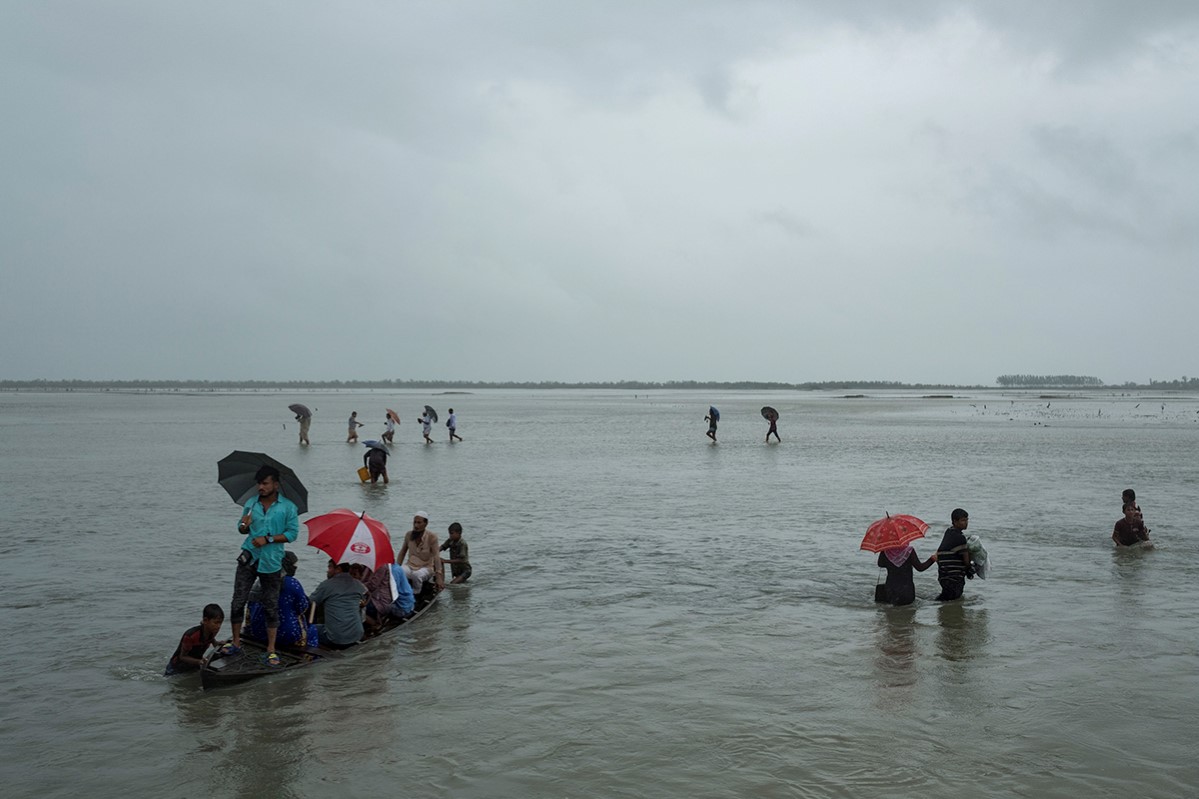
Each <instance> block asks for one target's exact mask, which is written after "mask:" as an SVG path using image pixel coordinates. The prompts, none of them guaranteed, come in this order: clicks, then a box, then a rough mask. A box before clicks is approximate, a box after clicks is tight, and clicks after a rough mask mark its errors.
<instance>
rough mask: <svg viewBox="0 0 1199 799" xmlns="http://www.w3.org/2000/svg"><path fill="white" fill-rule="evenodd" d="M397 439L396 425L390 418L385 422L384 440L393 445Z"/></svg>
mask: <svg viewBox="0 0 1199 799" xmlns="http://www.w3.org/2000/svg"><path fill="white" fill-rule="evenodd" d="M395 437H396V423H395V422H394V421H392V419H391V417H390V416H388V417H386V418H385V419H384V420H383V435H382V439H383V440H384V441H386V442H387V443H388V444H391V443H393V442H392V439H394V438H395Z"/></svg>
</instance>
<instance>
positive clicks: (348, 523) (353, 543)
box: [304, 508, 396, 569]
mask: <svg viewBox="0 0 1199 799" xmlns="http://www.w3.org/2000/svg"><path fill="white" fill-rule="evenodd" d="M304 524H305V526H307V527H308V546H310V547H316V548H317V549H319V550H321V551H322V552H324V553H325V554H327V555H328V556H329V557H330V558H332V559H333V561H334V562H335V563H361V564H362V565H363V566H366V567H368V568H370V569H377V568H379V567H380V566H382V565H384V564H387V563H395V559H396V554H395V550H394V549H393V548H392V546H391V534H390V533H388V532H387V526H386V525H385V524H383V522H381V521H379V520H378V519H372V518H371V517H370V516H367V515H366V511H363V512H362V513H355V512H354V511H352V510H350V509H349V508H338V509H337V510H332V511H329V512H328V513H323V514H321V515H320V516H316V517H314V518H311V519H308V520H307V521H305V522H304Z"/></svg>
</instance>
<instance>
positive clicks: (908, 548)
mask: <svg viewBox="0 0 1199 799" xmlns="http://www.w3.org/2000/svg"><path fill="white" fill-rule="evenodd" d="M883 554H884V555H886V556H887V560H889V561H891V562H892V563H894V564H895V568H897V569H898V568H899V567H900V566H902V565H903V564H904V563H906V562H907V560H908V555H910V554H912V545H911V544H904V545H903V546H901V547H895V548H893V549H884V550H883Z"/></svg>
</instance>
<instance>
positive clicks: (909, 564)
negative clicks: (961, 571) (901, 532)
mask: <svg viewBox="0 0 1199 799" xmlns="http://www.w3.org/2000/svg"><path fill="white" fill-rule="evenodd" d="M936 561H937V554H936V553H935V552H934V553H933V556H932V557H931V558H929V559H928V560H925V561H922V560H920V556H919V555H917V554H916V550H914V549H912V546H911V544H905V545H904V546H901V547H895V548H894V549H884V550H883V551H882V552H880V553H878V567H879V568H880V569H886V570H887V582H886V588H887V592H886V593H887V598H886V600H885V601H887V602H890V603H891V604H892V605H910V604H912V603H913V602H915V601H916V584H915V582H913V581H912V569H915V570H916V571H918V572H922V571H924V570H925V569H927V568H928V567H929V566H932V565H933V564H934V563H936ZM876 601H879V602H882V601H884V600H882V599H877V600H876Z"/></svg>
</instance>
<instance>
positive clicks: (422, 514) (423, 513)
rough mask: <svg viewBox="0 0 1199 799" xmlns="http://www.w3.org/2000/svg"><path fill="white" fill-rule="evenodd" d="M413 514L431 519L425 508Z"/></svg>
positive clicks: (426, 519) (427, 519)
mask: <svg viewBox="0 0 1199 799" xmlns="http://www.w3.org/2000/svg"><path fill="white" fill-rule="evenodd" d="M412 515H413V516H419V517H421V518H422V519H424V520H425V521H429V514H427V513H425V512H424V511H423V510H418V511H417V512H416V513H414V514H412Z"/></svg>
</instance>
